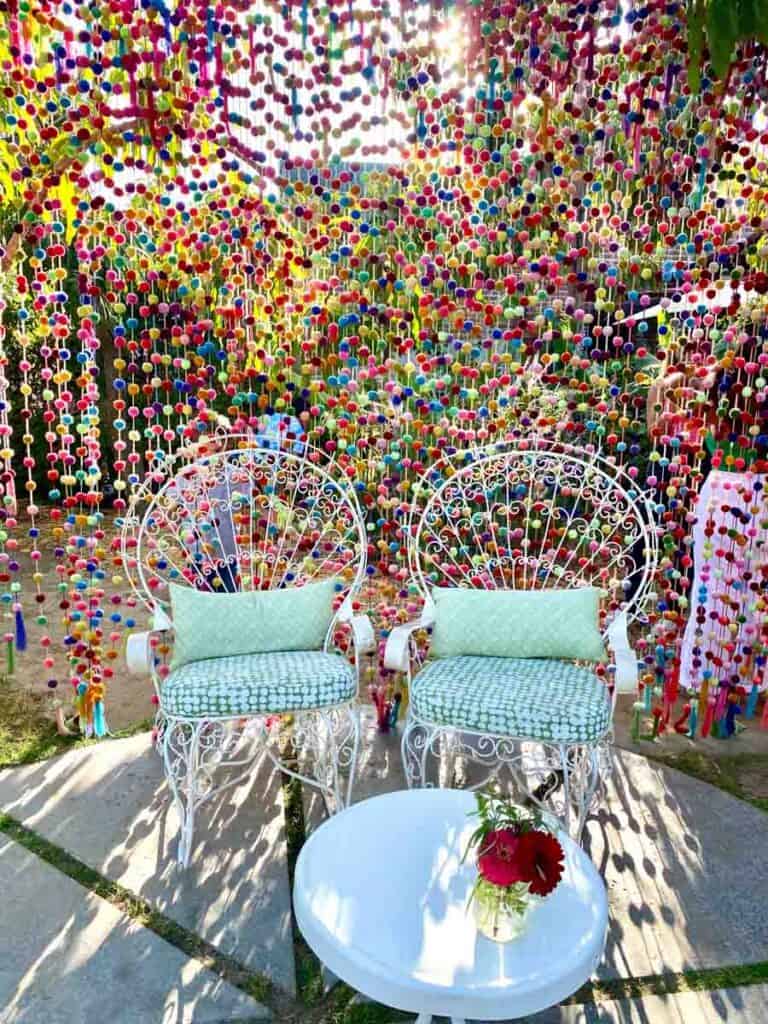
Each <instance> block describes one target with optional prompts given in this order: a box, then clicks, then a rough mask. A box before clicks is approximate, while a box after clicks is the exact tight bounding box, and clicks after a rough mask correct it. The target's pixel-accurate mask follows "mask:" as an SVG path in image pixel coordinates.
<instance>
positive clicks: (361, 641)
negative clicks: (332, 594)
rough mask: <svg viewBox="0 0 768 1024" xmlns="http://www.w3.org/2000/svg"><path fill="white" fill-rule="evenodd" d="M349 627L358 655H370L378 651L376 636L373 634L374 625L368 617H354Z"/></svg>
mask: <svg viewBox="0 0 768 1024" xmlns="http://www.w3.org/2000/svg"><path fill="white" fill-rule="evenodd" d="M349 625H350V628H351V629H352V640H353V642H354V644H355V650H356V651H357V653H358V654H370V653H371V651H374V650H375V649H376V634H375V633H374V632H373V623H372V622H371V620H370V619H369V618H368V616H367V615H353V616H352V618H351V619H350V620H349Z"/></svg>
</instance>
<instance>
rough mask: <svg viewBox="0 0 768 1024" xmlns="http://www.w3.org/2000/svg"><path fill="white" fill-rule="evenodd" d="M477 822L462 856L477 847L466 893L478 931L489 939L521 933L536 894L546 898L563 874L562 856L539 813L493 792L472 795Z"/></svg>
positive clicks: (495, 939)
mask: <svg viewBox="0 0 768 1024" xmlns="http://www.w3.org/2000/svg"><path fill="white" fill-rule="evenodd" d="M474 813H475V814H476V815H477V816H478V817H479V819H480V824H479V825H478V827H477V828H476V829H475V831H474V832H473V833H472V835H471V837H470V839H469V843H468V844H467V849H466V852H465V854H464V856H465V857H467V856H468V855H469V854H470V853H471V852H472V851H475V850H476V851H477V881H476V882H475V885H474V887H473V889H472V893H471V895H470V904H472V905H474V913H475V923H476V924H477V927H478V930H479V931H481V932H482V933H483V935H486V936H487V937H488V938H489V939H493V941H494V942H509V941H510V940H511V939H514V938H516V937H517V936H518V935H520V934H521V933H522V931H523V930H524V928H525V924H526V920H527V916H528V913H529V911H530V909H531V906H532V905H533V903H534V902H535V901H536V899H537V898H542V897H545V896H549V894H550V893H551V892H553V891H554V889H556V888H557V886H558V884H559V882H560V879H561V878H562V875H563V860H564V857H565V854H564V852H563V848H562V846H561V845H560V843H559V842H558V840H557V838H556V837H555V836H554V835H553V834H552V833H551V832H550V831H549V830H548V829H547V828H546V827H545V826H544V825H543V822H542V819H541V816H540V815H538V814H536V813H534V812H529V811H524V810H521V809H520V808H519V807H516V806H515V805H514V804H512V803H510V802H509V801H508V800H506V799H504V798H503V797H501V796H498V795H495V794H493V793H478V794H477V811H475V812H474Z"/></svg>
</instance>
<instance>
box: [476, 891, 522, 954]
mask: <svg viewBox="0 0 768 1024" xmlns="http://www.w3.org/2000/svg"><path fill="white" fill-rule="evenodd" d="M510 889H512V890H515V891H514V892H512V893H510V891H509V889H504V888H501V887H500V886H491V885H484V886H482V887H481V888H479V889H478V891H476V893H475V895H474V897H473V900H472V907H473V913H474V917H475V925H476V927H477V930H478V931H479V932H480V933H481V934H482V935H485V937H486V938H488V939H490V940H491V941H492V942H512V941H513V940H514V939H516V938H518V937H519V936H520V935H522V934H523V932H524V931H525V929H526V927H527V925H528V915H529V913H530V910H531V899H530V897H529V896H528V887H527V886H510Z"/></svg>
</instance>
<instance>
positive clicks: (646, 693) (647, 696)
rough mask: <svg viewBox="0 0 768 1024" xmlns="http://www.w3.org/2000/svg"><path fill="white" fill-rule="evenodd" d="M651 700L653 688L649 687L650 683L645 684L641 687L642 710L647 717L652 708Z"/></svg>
mask: <svg viewBox="0 0 768 1024" xmlns="http://www.w3.org/2000/svg"><path fill="white" fill-rule="evenodd" d="M652 699H653V687H652V686H651V684H650V683H646V684H645V686H644V687H643V710H644V711H645V713H646V714H647V715H650V713H651V708H652V706H653V705H652V703H651V701H652Z"/></svg>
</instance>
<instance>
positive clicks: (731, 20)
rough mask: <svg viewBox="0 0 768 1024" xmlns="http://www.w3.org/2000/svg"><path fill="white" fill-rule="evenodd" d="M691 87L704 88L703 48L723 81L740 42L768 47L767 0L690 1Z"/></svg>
mask: <svg viewBox="0 0 768 1024" xmlns="http://www.w3.org/2000/svg"><path fill="white" fill-rule="evenodd" d="M687 22H688V84H689V85H690V87H691V91H692V92H698V91H699V87H700V85H701V68H702V64H703V58H704V48H705V44H706V48H707V50H708V51H709V62H710V64H711V65H712V70H713V71H714V73H715V75H717V77H718V78H720V79H724V78H725V77H726V76H727V74H728V70H729V68H730V66H731V63H732V62H733V59H734V56H735V53H736V49H737V47H738V45H739V43H743V42H749V41H751V40H757V41H758V42H760V43H762V44H763V45H768V0H688V6H687Z"/></svg>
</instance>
